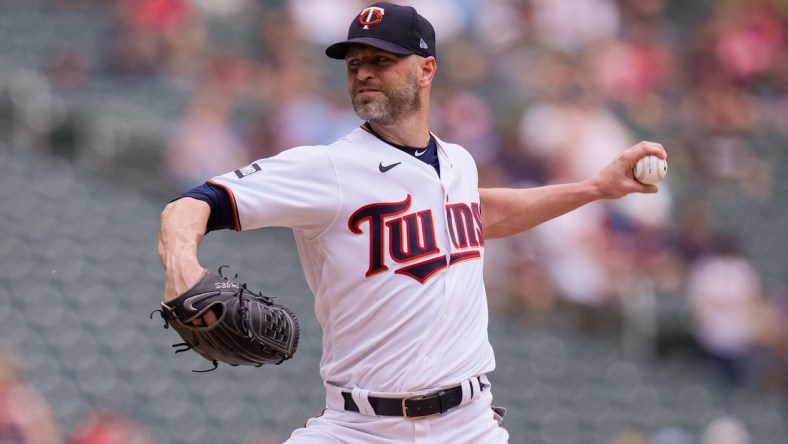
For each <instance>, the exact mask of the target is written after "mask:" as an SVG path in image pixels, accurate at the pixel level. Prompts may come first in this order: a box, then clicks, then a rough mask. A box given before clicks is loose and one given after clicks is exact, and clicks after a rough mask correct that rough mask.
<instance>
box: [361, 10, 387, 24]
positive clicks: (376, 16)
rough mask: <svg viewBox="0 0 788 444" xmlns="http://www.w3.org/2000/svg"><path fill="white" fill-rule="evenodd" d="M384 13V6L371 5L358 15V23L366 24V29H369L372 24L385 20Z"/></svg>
mask: <svg viewBox="0 0 788 444" xmlns="http://www.w3.org/2000/svg"><path fill="white" fill-rule="evenodd" d="M384 13H385V11H384V10H383V8H379V7H377V6H370V7H369V8H367V9H365V10H363V11H361V14H359V15H358V23H359V24H360V25H362V26H364V29H369V27H370V26H372V25H377V24H378V23H380V22H381V21H382V20H383V14H384Z"/></svg>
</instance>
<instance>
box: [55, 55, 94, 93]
mask: <svg viewBox="0 0 788 444" xmlns="http://www.w3.org/2000/svg"><path fill="white" fill-rule="evenodd" d="M89 63H90V62H89V61H88V57H87V56H86V55H85V54H83V53H82V52H80V51H78V50H73V49H70V50H65V51H59V52H57V53H56V54H55V55H54V56H52V58H51V59H50V60H49V61H48V62H47V64H46V67H45V72H46V75H47V78H48V79H49V84H50V85H51V87H52V90H53V91H55V92H57V93H64V92H70V91H74V90H77V89H79V88H81V87H82V86H84V85H85V83H86V82H87V81H88V78H89V75H90V74H89V71H90V66H89Z"/></svg>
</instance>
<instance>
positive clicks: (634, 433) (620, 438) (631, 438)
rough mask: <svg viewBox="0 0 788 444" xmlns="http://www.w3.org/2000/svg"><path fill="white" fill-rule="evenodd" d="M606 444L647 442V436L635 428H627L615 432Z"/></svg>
mask: <svg viewBox="0 0 788 444" xmlns="http://www.w3.org/2000/svg"><path fill="white" fill-rule="evenodd" d="M608 444H648V437H647V436H646V435H645V434H644V433H643V432H641V431H640V430H637V429H627V430H623V431H621V432H618V433H616V434H615V435H613V437H611V438H610V441H609V442H608Z"/></svg>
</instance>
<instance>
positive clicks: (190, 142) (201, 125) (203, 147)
mask: <svg viewBox="0 0 788 444" xmlns="http://www.w3.org/2000/svg"><path fill="white" fill-rule="evenodd" d="M232 105H233V103H232V97H231V96H229V95H228V94H226V93H225V91H224V90H223V89H221V88H216V86H215V85H211V84H207V85H204V86H203V87H202V88H201V89H199V90H198V91H197V92H196V93H195V95H194V97H193V98H192V102H191V104H190V105H189V109H188V110H187V112H186V115H185V116H184V117H183V119H182V121H181V122H180V123H179V124H178V127H177V128H176V130H175V134H174V135H173V137H172V139H171V140H170V141H169V143H168V144H167V146H166V151H165V156H166V162H167V167H168V170H169V172H170V173H171V175H172V177H171V178H170V179H171V180H173V181H174V182H175V183H178V184H179V186H181V187H185V188H190V187H194V186H196V185H199V184H200V183H202V181H204V180H205V178H206V177H213V176H216V175H218V174H222V173H225V172H227V171H231V170H233V169H235V168H238V167H239V166H241V165H244V164H245V163H247V162H248V161H250V160H251V159H249V156H248V153H247V150H246V147H245V146H244V145H243V144H242V143H241V141H240V139H239V137H238V135H237V134H236V133H235V131H234V129H233V126H232V122H231V115H232V109H233V108H232Z"/></svg>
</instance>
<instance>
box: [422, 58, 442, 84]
mask: <svg viewBox="0 0 788 444" xmlns="http://www.w3.org/2000/svg"><path fill="white" fill-rule="evenodd" d="M436 72H438V62H437V60H435V57H432V56H430V57H426V58H424V59H422V60H421V71H420V74H421V76H420V77H419V84H420V85H421V86H429V85H430V84H431V83H432V79H433V78H435V73H436Z"/></svg>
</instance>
